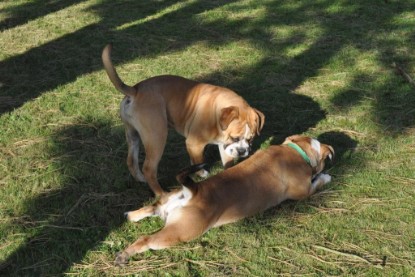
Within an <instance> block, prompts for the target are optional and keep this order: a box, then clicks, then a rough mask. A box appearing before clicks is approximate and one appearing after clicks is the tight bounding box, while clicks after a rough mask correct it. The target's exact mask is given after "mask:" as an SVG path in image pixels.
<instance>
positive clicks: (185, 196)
mask: <svg viewBox="0 0 415 277" xmlns="http://www.w3.org/2000/svg"><path fill="white" fill-rule="evenodd" d="M192 196H193V194H192V192H191V191H190V190H189V189H188V188H186V187H184V186H183V187H182V189H181V190H179V191H178V192H176V193H175V194H173V195H171V196H170V197H169V200H168V201H167V202H166V203H164V204H163V205H161V206H159V207H158V212H159V216H160V217H161V218H162V219H163V220H164V221H166V220H167V218H168V217H169V214H171V213H172V212H173V211H174V210H176V209H177V208H181V207H183V206H185V205H186V204H187V203H188V202H189V200H190V199H192Z"/></svg>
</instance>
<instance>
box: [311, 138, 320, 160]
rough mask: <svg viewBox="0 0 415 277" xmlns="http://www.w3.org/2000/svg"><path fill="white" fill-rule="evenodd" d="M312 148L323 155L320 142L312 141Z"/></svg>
mask: <svg viewBox="0 0 415 277" xmlns="http://www.w3.org/2000/svg"><path fill="white" fill-rule="evenodd" d="M311 148H313V149H314V150H316V152H317V153H318V155H319V156H320V153H321V145H320V142H319V141H318V140H316V139H311Z"/></svg>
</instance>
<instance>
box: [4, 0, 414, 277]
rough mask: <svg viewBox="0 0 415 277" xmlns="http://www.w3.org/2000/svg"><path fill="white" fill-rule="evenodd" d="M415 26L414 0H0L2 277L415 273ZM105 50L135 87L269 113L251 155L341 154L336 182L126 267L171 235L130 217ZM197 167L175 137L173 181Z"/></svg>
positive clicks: (163, 172) (166, 170)
mask: <svg viewBox="0 0 415 277" xmlns="http://www.w3.org/2000/svg"><path fill="white" fill-rule="evenodd" d="M414 30H415V1H398V0H384V1H369V0H366V1H365V0H363V1H341V0H331V1H330V0H304V1H294V0H288V1H282V0H265V1H257V0H242V1H229V0H228V1H224V0H212V1H197V0H187V1H177V0H176V1H167V0H164V1H163V0H154V1H150V0H149V1H132V0H123V1H109V0H87V1H80V0H56V1H52V0H46V1H40V0H39V1H38V0H32V1H29V0H18V1H15V0H5V1H2V2H1V3H0V32H1V33H0V275H1V276H57V275H82V276H102V275H134V274H136V275H137V276H230V275H231V276H276V275H281V276H285V275H287V276H293V275H300V276H305V275H311V276H316V275H317V276H328V275H334V276H350V275H359V276H414V275H415V83H414V79H415V48H414V45H415V33H414ZM109 42H112V43H113V45H114V49H113V61H114V63H115V65H116V66H117V69H118V72H119V74H120V76H121V78H122V79H123V80H124V81H125V82H126V83H128V84H134V83H136V82H137V81H139V80H143V79H145V78H148V77H150V76H155V75H160V74H175V75H181V76H185V77H188V78H191V79H196V80H200V81H205V82H209V83H213V84H217V85H221V86H225V87H229V88H231V89H233V90H235V91H236V92H238V93H239V94H240V95H242V96H243V97H244V98H245V99H246V100H247V101H248V102H249V103H250V104H251V105H252V106H253V107H256V108H258V109H259V110H261V111H262V112H263V113H264V114H265V115H266V122H265V127H264V130H263V132H262V133H261V136H260V137H259V138H257V140H256V142H255V148H256V149H257V148H259V147H261V146H263V147H264V145H267V144H269V143H271V144H279V143H281V142H282V141H283V139H284V138H285V137H286V136H288V135H292V134H296V133H297V134H298V133H304V134H308V135H310V136H314V137H317V138H319V139H320V141H322V142H324V143H328V144H331V145H332V146H333V147H334V148H335V150H336V154H337V155H336V158H335V163H334V164H333V165H332V166H331V167H330V168H329V169H328V173H329V174H331V175H332V176H333V181H332V183H330V184H329V185H327V186H326V187H325V188H324V189H323V190H321V191H320V192H319V193H318V194H316V195H314V196H313V197H311V198H310V199H307V200H305V201H300V202H294V201H288V202H285V203H283V204H282V205H280V206H278V207H276V208H273V209H270V210H268V211H267V212H265V213H263V214H259V215H257V216H255V217H252V218H248V219H245V220H242V221H240V222H238V223H236V224H231V225H227V226H223V227H220V228H217V229H213V230H210V231H209V232H208V233H206V234H205V235H203V236H202V237H201V238H199V239H197V240H195V241H193V242H190V243H186V244H181V245H179V246H177V247H174V248H172V249H168V250H160V251H148V252H146V253H143V254H140V255H137V256H135V257H134V258H133V259H132V260H131V261H130V263H129V264H128V265H127V266H126V267H124V268H118V267H115V266H114V265H113V260H114V256H115V253H116V252H118V251H120V250H122V249H123V248H124V247H125V246H126V245H128V244H130V243H132V242H133V241H134V240H135V239H136V238H137V237H139V236H141V235H143V234H148V233H152V232H154V231H156V230H158V229H159V228H160V227H161V226H162V222H161V221H160V220H159V219H157V218H151V219H146V220H144V221H142V222H140V223H139V224H133V223H129V222H126V220H125V219H124V217H123V213H124V212H125V211H128V210H131V209H136V208H138V207H140V206H142V205H143V204H148V203H149V202H150V201H151V199H152V194H151V193H150V191H149V188H148V186H147V185H146V184H140V183H137V182H135V181H134V180H133V179H132V177H131V176H130V175H129V172H128V169H127V165H126V163H125V160H126V156H127V145H126V142H125V138H124V129H123V125H122V123H121V120H120V118H119V115H118V107H119V102H120V100H121V99H122V97H123V96H122V94H121V93H119V92H117V91H116V90H115V89H114V88H113V86H112V84H111V83H110V81H109V80H108V78H107V76H106V74H105V72H104V71H103V67H102V65H101V58H100V57H101V51H102V48H103V47H104V46H105V45H106V44H107V43H109ZM206 156H207V158H208V160H209V161H210V162H213V163H215V162H216V161H219V155H218V153H217V149H216V148H215V147H208V148H207V150H206ZM187 165H189V158H188V156H187V153H186V150H185V145H184V140H183V138H182V137H180V136H179V135H177V134H175V133H174V132H171V133H170V134H169V138H168V143H167V146H166V150H165V153H164V156H163V158H162V162H161V165H160V168H159V180H160V183H161V184H162V186H164V187H165V188H172V187H175V186H177V185H178V184H177V183H176V181H175V179H174V176H175V173H176V172H177V171H178V170H179V169H181V168H183V167H185V166H187ZM215 168H216V169H217V170H221V168H220V166H219V165H218V164H216V165H215Z"/></svg>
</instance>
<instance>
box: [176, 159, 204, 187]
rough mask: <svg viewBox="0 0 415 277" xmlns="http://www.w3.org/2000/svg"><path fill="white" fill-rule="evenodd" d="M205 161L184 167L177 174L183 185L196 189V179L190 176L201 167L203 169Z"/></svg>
mask: <svg viewBox="0 0 415 277" xmlns="http://www.w3.org/2000/svg"><path fill="white" fill-rule="evenodd" d="M205 165H206V164H205V163H201V164H195V165H192V166H189V167H186V168H185V169H182V170H181V171H180V172H179V173H178V174H177V175H176V180H177V181H178V182H179V183H180V184H182V185H183V186H185V187H187V188H189V189H191V190H196V188H197V186H195V184H196V183H195V181H193V179H192V178H190V176H189V175H190V174H192V173H195V172H197V171H199V170H201V169H203V167H204V166H205Z"/></svg>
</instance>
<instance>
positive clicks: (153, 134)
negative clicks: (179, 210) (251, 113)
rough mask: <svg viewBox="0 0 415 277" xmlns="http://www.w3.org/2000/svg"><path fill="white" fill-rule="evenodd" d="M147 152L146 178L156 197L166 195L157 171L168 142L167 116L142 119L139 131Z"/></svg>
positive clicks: (159, 115)
mask: <svg viewBox="0 0 415 277" xmlns="http://www.w3.org/2000/svg"><path fill="white" fill-rule="evenodd" d="M138 130H139V133H140V137H141V140H142V142H143V145H144V149H145V152H146V158H145V160H144V164H143V174H144V178H145V179H146V181H147V182H148V184H149V186H150V188H151V190H152V191H153V192H154V194H155V195H156V196H160V195H162V194H163V193H164V191H163V189H162V188H161V186H160V184H159V182H158V179H157V171H158V170H157V169H158V165H159V162H160V160H161V156H162V155H163V152H164V147H165V145H166V140H167V132H168V130H167V116H166V115H165V114H157V115H154V116H153V117H151V120H150V119H147V118H142V120H140V128H139V129H138Z"/></svg>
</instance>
